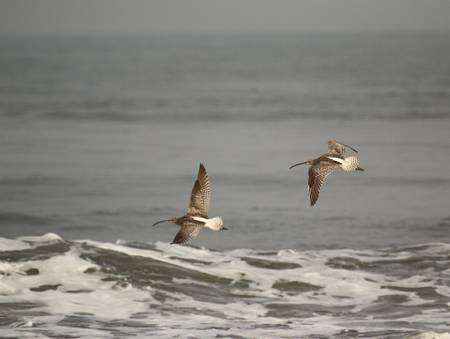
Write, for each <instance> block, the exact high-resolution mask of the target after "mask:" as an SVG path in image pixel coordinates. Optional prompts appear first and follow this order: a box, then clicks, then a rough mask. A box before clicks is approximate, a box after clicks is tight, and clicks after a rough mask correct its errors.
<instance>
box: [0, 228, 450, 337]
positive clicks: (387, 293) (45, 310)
mask: <svg viewBox="0 0 450 339" xmlns="http://www.w3.org/2000/svg"><path fill="white" fill-rule="evenodd" d="M0 244H1V245H2V246H4V247H7V250H3V251H1V252H0V258H1V260H2V264H1V266H0V273H1V274H2V279H1V280H0V294H1V295H2V300H1V302H0V314H1V315H2V318H1V319H2V320H1V323H2V327H3V331H2V334H3V337H7V338H12V337H14V338H31V337H33V338H35V334H36V333H37V334H39V335H40V336H39V337H42V338H44V337H50V338H79V337H83V338H125V337H140V338H147V337H158V338H174V337H181V338H187V337H190V338H205V337H207V338H255V337H268V338H270V337H273V338H279V337H292V338H298V337H303V338H306V337H310V338H328V337H331V336H333V337H339V338H354V337H358V338H369V337H370V338H381V337H382V338H405V337H407V336H408V337H412V336H414V335H417V334H419V333H426V332H428V331H431V330H433V331H438V330H441V331H445V330H447V329H448V326H449V325H450V323H449V319H450V306H449V301H450V275H449V272H450V246H449V245H448V244H442V243H430V244H423V245H417V246H412V247H398V248H387V249H381V250H361V251H356V250H345V249H344V250H321V251H314V250H312V251H294V250H279V251H256V250H251V249H236V250H229V251H220V252H217V251H212V250H208V249H205V248H193V247H181V246H178V245H176V246H170V245H168V244H166V243H161V242H158V243H156V244H147V243H139V242H134V243H126V242H118V243H116V244H113V243H104V242H95V241H91V240H87V241H76V242H66V241H63V240H62V239H61V238H59V237H58V236H57V235H54V234H47V235H45V236H43V237H37V238H32V237H31V238H30V237H25V238H22V239H20V240H7V239H1V241H0Z"/></svg>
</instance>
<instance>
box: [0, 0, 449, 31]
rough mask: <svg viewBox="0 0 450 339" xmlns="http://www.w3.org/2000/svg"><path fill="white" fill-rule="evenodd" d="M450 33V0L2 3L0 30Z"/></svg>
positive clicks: (56, 0) (49, 0)
mask: <svg viewBox="0 0 450 339" xmlns="http://www.w3.org/2000/svg"><path fill="white" fill-rule="evenodd" d="M410 29H416V30H447V31H450V0H222V1H219V0H0V34H29V33H33V34H48V33H50V34H90V33H96V34H102V33H113V34H115V33H120V34H133V33H172V32H188V33H217V32H219V33H239V32H269V33H276V32H283V31H295V32H305V31H342V30H352V31H360V30H364V31H379V30H410Z"/></svg>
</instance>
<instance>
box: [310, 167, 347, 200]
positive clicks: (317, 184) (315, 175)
mask: <svg viewBox="0 0 450 339" xmlns="http://www.w3.org/2000/svg"><path fill="white" fill-rule="evenodd" d="M339 167H340V165H339V164H338V163H334V162H321V163H319V164H317V165H314V166H311V167H310V168H309V171H308V174H309V180H308V186H309V199H310V202H311V206H314V204H315V203H316V202H317V199H319V194H320V190H321V189H322V185H323V183H324V182H325V179H326V177H327V176H329V175H330V174H331V173H332V172H333V171H334V170H336V169H338V168H339Z"/></svg>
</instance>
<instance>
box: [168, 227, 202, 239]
mask: <svg viewBox="0 0 450 339" xmlns="http://www.w3.org/2000/svg"><path fill="white" fill-rule="evenodd" d="M202 227H203V226H201V225H199V224H196V223H189V224H187V225H186V224H185V225H183V226H181V228H180V230H179V231H178V233H177V234H176V235H175V238H174V239H173V241H172V244H184V243H186V242H188V241H190V240H191V239H193V238H195V237H196V236H197V235H198V234H199V233H200V231H201V230H202Z"/></svg>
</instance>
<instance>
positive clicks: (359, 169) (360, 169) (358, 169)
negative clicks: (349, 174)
mask: <svg viewBox="0 0 450 339" xmlns="http://www.w3.org/2000/svg"><path fill="white" fill-rule="evenodd" d="M356 170H357V171H364V168H362V167H357V168H356Z"/></svg>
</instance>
